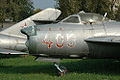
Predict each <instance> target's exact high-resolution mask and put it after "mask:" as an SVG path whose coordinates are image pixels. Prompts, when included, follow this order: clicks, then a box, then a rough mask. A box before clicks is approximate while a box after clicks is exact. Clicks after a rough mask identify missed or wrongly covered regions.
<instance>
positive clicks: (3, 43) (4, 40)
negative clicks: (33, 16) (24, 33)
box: [0, 34, 27, 51]
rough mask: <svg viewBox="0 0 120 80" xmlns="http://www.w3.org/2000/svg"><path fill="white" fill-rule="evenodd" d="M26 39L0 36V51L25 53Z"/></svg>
mask: <svg viewBox="0 0 120 80" xmlns="http://www.w3.org/2000/svg"><path fill="white" fill-rule="evenodd" d="M26 40H27V39H26V38H20V37H15V36H10V35H4V34H0V49H7V50H15V51H27V47H26V45H25V42H26Z"/></svg>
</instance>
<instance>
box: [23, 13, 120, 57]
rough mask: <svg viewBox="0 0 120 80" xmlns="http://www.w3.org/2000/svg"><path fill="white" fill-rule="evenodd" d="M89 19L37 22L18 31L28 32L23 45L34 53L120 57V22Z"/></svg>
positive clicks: (64, 55) (57, 55)
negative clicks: (72, 21)
mask: <svg viewBox="0 0 120 80" xmlns="http://www.w3.org/2000/svg"><path fill="white" fill-rule="evenodd" d="M77 16H79V15H77ZM79 17H80V16H79ZM91 21H92V20H91ZM91 21H90V22H87V23H85V24H82V23H81V22H80V23H64V21H62V22H60V23H58V24H49V25H36V26H30V27H27V28H24V29H22V30H21V32H22V33H23V34H26V35H27V37H28V40H27V42H26V45H27V47H28V50H29V53H30V54H31V55H34V56H38V57H53V58H82V57H88V58H115V59H118V58H120V54H119V53H120V46H119V44H120V37H119V36H120V22H116V21H101V22H100V23H96V22H95V23H94V22H91ZM112 39H115V40H114V41H111V40H112ZM102 40H103V41H102Z"/></svg>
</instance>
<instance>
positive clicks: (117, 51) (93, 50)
mask: <svg viewBox="0 0 120 80" xmlns="http://www.w3.org/2000/svg"><path fill="white" fill-rule="evenodd" d="M85 41H86V42H87V44H88V47H89V52H90V54H92V56H98V57H99V58H101V57H102V58H104V57H106V56H107V58H117V57H116V56H118V57H119V56H120V36H104V37H92V38H88V39H86V40H85Z"/></svg>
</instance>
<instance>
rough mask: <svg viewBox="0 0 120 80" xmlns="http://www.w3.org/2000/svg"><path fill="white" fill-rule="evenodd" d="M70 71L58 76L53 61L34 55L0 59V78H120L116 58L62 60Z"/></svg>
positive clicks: (0, 79)
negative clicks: (42, 60) (36, 58)
mask: <svg viewBox="0 0 120 80" xmlns="http://www.w3.org/2000/svg"><path fill="white" fill-rule="evenodd" d="M61 64H62V65H64V66H66V67H67V68H68V69H69V73H68V74H66V75H64V76H62V77H58V76H56V74H55V69H54V66H53V63H50V62H37V61H34V57H32V56H28V57H24V58H21V57H17V58H8V59H0V80H120V63H119V62H117V61H116V60H100V59H98V60H96V59H94V60H78V59H77V60H71V59H69V60H66V59H64V60H62V61H61Z"/></svg>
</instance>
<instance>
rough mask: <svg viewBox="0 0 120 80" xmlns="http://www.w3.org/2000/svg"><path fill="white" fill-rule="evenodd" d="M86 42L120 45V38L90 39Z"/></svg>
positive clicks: (102, 37) (103, 37)
mask: <svg viewBox="0 0 120 80" xmlns="http://www.w3.org/2000/svg"><path fill="white" fill-rule="evenodd" d="M85 41H86V42H89V43H110V44H115V43H118V44H120V36H101V37H93V38H88V39H86V40H85Z"/></svg>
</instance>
